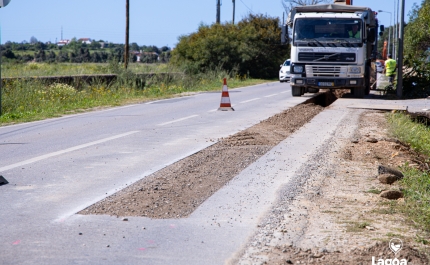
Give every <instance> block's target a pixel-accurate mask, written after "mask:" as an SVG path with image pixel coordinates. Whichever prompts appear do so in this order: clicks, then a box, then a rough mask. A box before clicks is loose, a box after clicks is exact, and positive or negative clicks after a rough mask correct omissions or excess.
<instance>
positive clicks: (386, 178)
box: [378, 174, 399, 184]
mask: <svg viewBox="0 0 430 265" xmlns="http://www.w3.org/2000/svg"><path fill="white" fill-rule="evenodd" d="M378 180H379V182H381V183H384V184H392V183H394V182H396V181H397V180H399V178H398V177H397V176H395V175H391V174H382V175H379V177H378Z"/></svg>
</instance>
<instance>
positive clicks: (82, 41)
mask: <svg viewBox="0 0 430 265" xmlns="http://www.w3.org/2000/svg"><path fill="white" fill-rule="evenodd" d="M78 42H80V43H86V44H91V39H90V38H80V39H79V40H78Z"/></svg>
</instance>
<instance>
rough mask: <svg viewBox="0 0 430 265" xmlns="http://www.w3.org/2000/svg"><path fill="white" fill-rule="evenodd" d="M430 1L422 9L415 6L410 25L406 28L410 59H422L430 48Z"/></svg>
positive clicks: (426, 0)
mask: <svg viewBox="0 0 430 265" xmlns="http://www.w3.org/2000/svg"><path fill="white" fill-rule="evenodd" d="M429 25H430V0H424V1H423V2H422V5H421V7H419V6H417V5H416V4H415V5H414V8H413V10H412V12H411V13H410V18H409V23H408V25H407V27H405V43H404V45H405V49H404V51H405V55H406V57H408V58H416V57H422V56H423V54H424V53H425V52H426V51H427V49H428V48H430V28H429Z"/></svg>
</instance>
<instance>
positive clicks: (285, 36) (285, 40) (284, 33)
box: [281, 25, 289, 44]
mask: <svg viewBox="0 0 430 265" xmlns="http://www.w3.org/2000/svg"><path fill="white" fill-rule="evenodd" d="M288 39H289V38H288V28H287V25H283V26H282V27H281V44H287V43H288V42H289V40H288Z"/></svg>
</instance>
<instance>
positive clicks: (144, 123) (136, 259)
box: [0, 82, 306, 264]
mask: <svg viewBox="0 0 430 265" xmlns="http://www.w3.org/2000/svg"><path fill="white" fill-rule="evenodd" d="M305 99H306V98H292V97H291V91H290V87H289V84H287V83H282V84H281V83H279V82H273V83H266V84H263V85H258V86H251V87H247V88H241V89H231V90H230V100H231V103H232V104H233V107H234V108H235V111H234V112H232V111H217V109H218V107H219V105H220V100H221V93H220V92H217V93H201V94H196V95H193V96H187V97H181V98H175V99H168V100H161V101H155V102H148V103H144V104H136V105H130V106H124V107H118V108H112V109H106V110H101V111H95V112H89V113H84V114H79V115H71V116H66V117H62V118H55V119H49V120H45V121H39V122H31V123H26V124H19V125H12V126H6V127H0V157H1V160H0V175H2V176H3V177H5V178H6V179H7V180H8V181H9V184H7V185H3V186H0V202H1V203H0V205H1V206H0V220H1V222H0V229H1V231H2V232H1V233H0V235H1V236H0V263H1V264H79V263H83V264H98V263H104V264H106V263H107V264H117V263H119V261H121V263H125V264H147V263H146V261H148V264H171V262H170V261H171V260H179V261H180V260H182V262H179V263H183V264H192V263H195V264H201V263H202V260H207V259H208V258H209V257H210V256H212V257H211V258H210V260H213V261H214V263H213V264H219V261H220V260H224V259H226V258H227V257H228V256H229V255H230V254H231V252H232V249H234V248H237V247H238V246H239V245H240V244H241V242H242V241H243V238H241V239H240V240H233V241H234V244H233V245H231V244H227V245H228V246H226V247H225V246H223V245H224V242H214V244H215V245H218V246H220V247H219V251H218V250H215V251H214V252H213V255H210V256H208V255H207V254H205V253H203V252H199V251H197V248H195V246H192V245H189V244H188V246H187V241H194V240H196V238H199V239H198V242H197V243H198V244H197V245H199V246H200V244H204V243H202V241H210V240H211V239H210V237H209V238H208V235H206V234H205V233H203V234H204V235H203V234H202V236H201V237H195V236H196V235H198V234H199V233H200V232H202V231H200V232H199V230H205V229H206V227H205V226H196V224H197V223H201V221H200V220H197V221H196V220H195V221H192V222H191V224H190V223H189V220H150V219H148V218H129V221H127V222H126V221H122V218H116V217H110V216H81V215H77V214H76V213H77V212H78V211H80V210H82V209H84V208H86V207H87V206H89V205H91V204H93V203H94V202H97V201H99V200H101V199H103V198H105V197H107V196H109V195H111V194H113V193H114V192H116V191H118V190H119V189H121V188H123V187H125V186H127V185H130V184H132V183H133V182H135V181H137V180H139V179H141V178H143V177H145V176H147V175H149V174H150V173H152V172H154V171H157V170H158V169H160V168H162V167H164V166H166V165H170V164H172V163H174V162H175V161H178V160H180V159H182V158H184V157H186V156H188V155H190V154H192V153H194V152H197V151H199V150H201V149H203V148H205V147H207V146H209V145H211V144H213V143H214V141H216V140H217V139H218V138H221V137H225V136H228V135H231V134H234V133H236V132H238V131H240V130H243V129H244V128H247V127H250V126H252V125H254V124H256V123H258V122H259V121H261V120H264V119H266V118H268V117H270V116H272V115H274V114H276V113H278V112H280V111H282V110H284V109H286V108H288V107H291V106H294V105H296V104H298V103H300V102H303V101H304V100H305ZM206 217H207V216H206ZM184 223H186V225H181V224H184ZM182 226H183V229H184V230H183V229H179V227H182ZM142 227H145V229H143V228H142ZM245 230H248V228H247V229H245ZM172 231H177V232H175V233H172ZM80 233H81V234H80ZM193 244H195V242H194V243H193ZM108 245H109V247H108ZM181 245H182V246H181ZM201 246H204V245H201ZM201 246H200V247H201ZM183 248H187V249H188V253H189V254H190V255H191V256H193V257H192V258H191V257H190V255H185V256H183V251H184V250H183ZM154 250H156V251H155V252H154ZM220 251H221V252H222V253H223V255H219V252H220ZM151 253H156V254H155V256H154V255H152V254H151ZM182 256H183V258H182V259H181V257H182ZM212 258H213V259H212ZM190 259H191V260H190ZM194 259H195V262H193V260H194ZM142 260H144V262H143V263H142ZM179 263H177V262H175V264H179ZM205 263H206V262H205ZM207 264H208V263H207Z"/></svg>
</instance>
